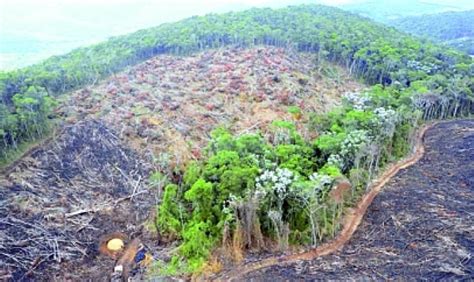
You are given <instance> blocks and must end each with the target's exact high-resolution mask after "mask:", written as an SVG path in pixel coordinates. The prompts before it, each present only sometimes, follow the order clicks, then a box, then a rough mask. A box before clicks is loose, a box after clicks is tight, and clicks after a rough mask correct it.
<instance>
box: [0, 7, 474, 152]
mask: <svg viewBox="0 0 474 282" xmlns="http://www.w3.org/2000/svg"><path fill="white" fill-rule="evenodd" d="M256 44H267V45H273V46H283V47H292V48H296V49H297V50H300V51H307V52H318V53H319V54H321V55H322V57H323V58H324V59H327V60H330V61H333V62H335V63H338V64H341V65H343V66H345V67H346V68H347V69H349V70H350V72H351V73H352V74H353V75H355V76H357V77H359V78H361V79H364V80H365V81H366V82H367V83H369V84H376V83H379V84H382V85H393V84H396V85H398V86H399V87H402V88H405V87H410V86H411V85H413V84H414V82H417V84H416V85H425V87H426V89H427V90H429V91H432V92H435V93H436V94H449V95H452V93H451V92H449V91H448V89H447V88H446V87H445V86H446V85H451V84H452V83H450V80H453V79H454V80H456V81H457V82H456V85H459V84H462V86H460V87H461V88H462V89H463V90H462V93H461V94H460V95H468V96H469V97H471V96H470V95H472V87H473V86H472V85H473V83H472V73H473V70H474V68H473V64H472V59H471V58H470V57H469V56H467V55H464V54H462V53H459V52H456V51H454V50H451V49H446V48H445V47H441V46H437V45H434V44H431V43H428V42H421V41H420V40H418V39H416V38H414V37H411V36H408V35H406V34H403V33H401V32H398V31H396V30H395V29H393V28H388V27H385V26H383V25H380V24H377V23H374V22H372V21H370V20H367V19H365V18H362V17H359V16H356V15H353V14H350V13H347V12H344V11H342V10H340V9H337V8H331V7H326V6H319V5H302V6H292V7H288V8H282V9H277V10H272V9H250V10H247V11H243V12H230V13H226V14H219V15H217V14H210V15H207V16H202V17H192V18H188V19H185V20H182V21H179V22H176V23H169V24H163V25H160V26H158V27H155V28H150V29H144V30H140V31H137V32H135V33H132V34H129V35H124V36H119V37H114V38H111V39H110V40H108V41H106V42H103V43H100V44H96V45H93V46H90V47H84V48H78V49H76V50H74V51H72V52H70V53H68V54H66V55H62V56H54V57H51V58H50V59H47V60H45V61H43V62H42V63H39V64H36V65H33V66H30V67H26V68H24V69H20V70H16V71H11V72H1V73H0V95H1V103H2V104H1V108H0V116H1V117H2V119H1V121H0V137H1V138H2V140H3V142H2V143H0V155H1V156H2V157H3V158H6V157H7V152H8V151H9V150H11V149H16V148H17V144H19V143H21V142H24V141H29V140H33V139H35V138H38V137H41V136H42V134H43V132H45V131H47V128H48V120H49V118H50V116H49V113H50V109H51V104H52V100H51V97H55V96H57V95H60V94H63V93H66V92H68V91H71V90H73V89H76V88H79V87H83V86H85V85H90V84H94V83H96V82H97V81H98V80H99V79H102V78H104V77H107V76H109V75H111V74H113V73H115V72H118V71H120V70H122V69H124V68H125V67H127V66H129V65H133V64H136V63H137V62H141V61H144V60H146V59H148V58H150V57H153V56H155V55H157V54H163V53H171V54H177V55H186V54H190V53H193V52H197V51H200V50H203V49H207V48H217V47H222V46H225V45H237V46H251V45H256ZM423 89H424V88H423ZM458 94H459V93H457V94H456V95H458ZM15 97H16V98H15Z"/></svg>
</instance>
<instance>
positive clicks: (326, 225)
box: [0, 5, 474, 280]
mask: <svg viewBox="0 0 474 282" xmlns="http://www.w3.org/2000/svg"><path fill="white" fill-rule="evenodd" d="M473 66H474V64H473V59H472V58H471V57H470V56H468V55H467V54H464V53H461V52H457V51H455V50H453V49H449V48H445V47H444V46H440V45H436V44H433V43H430V42H426V41H422V40H419V39H417V38H416V37H412V36H410V35H407V34H406V33H403V32H400V31H397V30H396V29H394V28H389V27H386V26H383V25H380V24H377V23H375V22H373V21H371V20H368V19H366V18H363V17H360V16H357V15H354V14H351V13H348V12H344V11H342V10H340V9H336V8H330V7H325V6H319V5H302V6H292V7H287V8H282V9H276V10H272V9H250V10H247V11H243V12H237V13H235V12H232V13H226V14H210V15H207V16H203V17H192V18H189V19H186V20H183V21H179V22H176V23H169V24H163V25H161V26H158V27H155V28H150V29H145V30H141V31H138V32H136V33H132V34H129V35H124V36H119V37H116V38H112V39H110V40H108V41H106V42H103V43H99V44H96V45H92V46H90V47H85V48H80V49H76V50H74V51H73V52H71V53H69V54H66V55H64V56H56V57H52V58H50V59H48V60H46V61H44V62H42V63H40V64H37V65H34V66H31V67H27V68H24V69H21V70H17V71H13V72H3V73H0V90H1V104H0V137H1V138H2V141H3V142H0V160H1V161H2V163H4V164H5V165H3V166H2V170H1V172H0V187H1V188H0V203H1V204H0V215H1V218H2V219H0V239H2V242H5V243H4V244H3V245H2V246H1V248H2V251H1V252H0V275H1V276H0V277H7V278H8V279H13V280H22V279H30V278H32V279H40V280H79V279H86V278H89V279H91V280H100V279H101V278H102V279H103V278H104V277H105V276H106V275H107V277H108V278H110V277H115V278H117V279H123V280H127V279H128V278H129V277H130V276H135V277H136V278H141V279H144V278H145V277H146V278H150V279H151V278H156V277H169V276H173V277H184V278H189V277H191V276H194V277H195V278H204V279H205V278H208V276H207V275H212V274H213V273H215V272H219V271H221V270H226V269H232V268H233V267H235V266H236V265H240V264H242V263H243V262H245V261H246V259H249V257H250V259H255V258H257V259H258V258H259V256H260V255H265V256H274V258H276V256H278V255H280V254H282V256H286V255H287V254H291V253H295V252H298V251H303V250H311V249H314V248H316V247H318V246H321V245H323V244H324V243H326V242H328V241H330V240H332V239H334V238H335V237H336V236H337V235H338V233H339V232H340V230H341V228H343V226H344V222H345V215H346V214H348V213H349V214H350V211H351V210H352V209H351V208H353V207H354V206H355V205H357V203H358V201H359V200H360V199H361V198H362V197H363V196H364V195H367V193H370V191H369V190H370V189H371V187H372V186H371V183H372V181H374V179H376V178H377V176H378V175H380V174H381V173H382V172H383V171H384V170H385V169H386V168H387V167H390V165H391V164H392V163H394V162H397V161H398V160H400V159H403V158H404V157H406V156H407V155H408V154H409V153H410V152H411V150H412V146H413V144H414V139H416V137H417V136H418V135H417V130H418V129H419V126H420V125H422V124H424V123H425V122H430V121H432V120H436V119H448V118H459V117H464V116H469V115H472V113H473V112H474V96H473V93H474V80H473V77H474V76H473V74H474V73H473V72H474V67H473ZM415 143H416V142H415ZM19 155H22V157H21V158H18V156H19ZM30 238H35V239H36V240H30ZM113 240H119V241H123V242H124V243H125V244H124V246H120V244H119V246H118V247H117V245H115V246H114V245H112V246H111V247H109V243H110V242H111V241H113ZM20 247H21V248H20ZM275 260H276V261H278V259H275ZM104 273H106V274H104ZM196 275H202V276H201V277H197V276H196Z"/></svg>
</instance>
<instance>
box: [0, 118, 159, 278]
mask: <svg viewBox="0 0 474 282" xmlns="http://www.w3.org/2000/svg"><path fill="white" fill-rule="evenodd" d="M141 160H142V158H141V157H140V156H139V155H137V154H136V153H134V152H133V151H132V150H130V149H128V148H127V147H125V146H124V145H122V143H121V142H120V140H119V138H118V137H117V134H116V133H115V132H114V131H112V130H111V129H109V128H107V127H106V126H105V125H104V124H103V123H102V122H99V121H82V122H79V123H77V124H75V125H72V126H68V127H65V128H64V130H63V132H62V133H61V134H60V135H59V136H58V138H57V139H54V140H53V141H51V142H50V143H49V144H48V145H46V146H44V147H43V148H41V149H39V150H37V151H35V152H34V153H33V154H32V155H30V156H28V157H26V158H24V159H23V160H21V162H19V164H17V165H16V167H15V168H14V170H13V171H11V173H10V174H9V175H8V178H7V179H4V180H2V186H5V188H6V189H1V190H0V218H1V219H0V240H1V241H0V274H1V275H0V277H4V278H5V277H6V278H11V279H14V280H21V279H26V278H28V277H30V276H29V275H36V277H37V278H39V277H44V278H46V277H48V280H49V279H51V278H52V277H56V278H58V279H79V278H83V277H91V278H93V277H94V276H93V275H94V273H95V274H96V275H97V274H98V273H99V274H100V276H97V277H96V278H101V277H102V278H103V275H104V271H108V270H110V269H111V268H112V266H113V262H112V261H110V260H100V261H99V260H94V258H95V256H96V255H97V254H98V253H97V243H98V239H99V238H100V237H101V236H102V235H104V233H107V232H112V231H121V232H124V233H126V234H130V235H131V236H136V235H137V234H138V233H140V232H141V229H142V224H143V223H144V222H145V221H146V219H147V218H148V217H149V212H150V210H151V207H153V205H154V204H155V203H156V202H155V199H154V197H153V196H152V195H150V194H149V191H148V190H147V188H146V185H145V182H146V178H147V177H148V174H149V171H150V169H151V168H150V167H146V166H145V165H144V164H146V163H147V162H142V161H141ZM51 262H55V263H54V264H51ZM47 265H48V267H46V266H47ZM97 269H99V271H97ZM67 270H74V274H72V271H71V272H68V271H67ZM42 275H44V276H42ZM72 275H76V276H72Z"/></svg>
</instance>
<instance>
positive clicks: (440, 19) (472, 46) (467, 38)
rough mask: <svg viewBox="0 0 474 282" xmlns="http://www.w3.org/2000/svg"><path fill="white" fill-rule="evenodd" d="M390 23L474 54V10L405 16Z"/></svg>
mask: <svg viewBox="0 0 474 282" xmlns="http://www.w3.org/2000/svg"><path fill="white" fill-rule="evenodd" d="M388 24H389V25H391V26H394V27H396V28H397V29H399V30H402V31H405V32H408V33H411V34H414V35H417V36H422V37H427V38H429V39H432V40H435V41H437V42H439V43H443V44H447V45H449V46H452V47H454V48H456V49H459V50H461V51H464V52H466V53H469V54H471V55H474V10H470V11H464V12H446V13H439V14H433V15H423V16H416V17H405V18H399V19H396V20H392V21H389V22H388Z"/></svg>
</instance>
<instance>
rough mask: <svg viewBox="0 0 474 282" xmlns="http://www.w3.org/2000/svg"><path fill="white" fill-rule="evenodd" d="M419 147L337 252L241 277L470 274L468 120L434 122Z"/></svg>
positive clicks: (472, 216) (472, 192) (471, 150)
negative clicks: (420, 154) (418, 156)
mask: <svg viewBox="0 0 474 282" xmlns="http://www.w3.org/2000/svg"><path fill="white" fill-rule="evenodd" d="M425 149H426V152H425V155H424V156H423V158H422V159H421V160H420V161H419V162H418V163H416V164H415V165H413V166H411V167H409V168H407V169H404V170H401V171H400V172H399V173H398V174H397V175H396V176H395V177H393V178H392V179H391V180H390V181H389V182H388V183H387V185H386V186H385V187H384V189H383V191H382V192H381V193H380V194H379V195H378V196H377V198H376V199H375V200H374V202H373V203H372V205H371V206H370V207H369V209H368V211H367V214H366V216H365V218H364V220H363V222H362V223H361V225H360V226H359V229H358V230H357V231H356V233H355V234H354V236H353V237H352V239H351V240H350V241H349V242H348V243H347V244H346V245H345V246H344V247H343V249H342V250H341V251H339V252H336V253H334V254H332V255H329V256H324V257H320V258H317V259H315V260H312V261H309V262H299V263H294V264H288V265H282V266H273V267H270V268H267V269H263V270H259V271H255V272H252V273H249V274H247V275H246V276H245V279H246V280H253V281H268V280H272V281H275V280H278V281H282V280H291V281H293V280H328V279H330V280H347V279H351V280H353V279H355V280H386V279H401V280H406V279H409V280H413V279H428V280H433V279H469V278H471V279H472V278H474V120H464V121H452V122H448V123H441V124H439V125H436V126H435V127H433V128H431V129H430V130H428V132H427V133H426V135H425Z"/></svg>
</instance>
